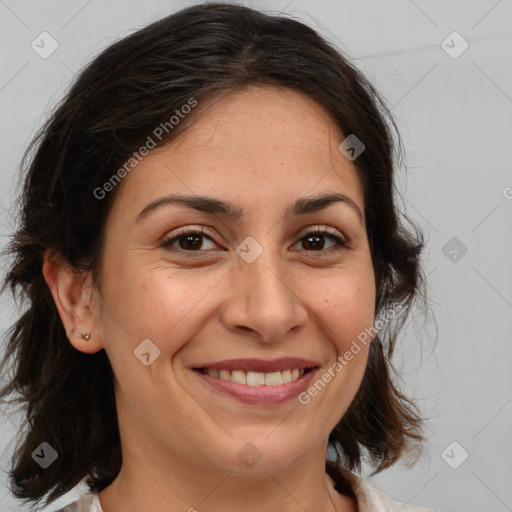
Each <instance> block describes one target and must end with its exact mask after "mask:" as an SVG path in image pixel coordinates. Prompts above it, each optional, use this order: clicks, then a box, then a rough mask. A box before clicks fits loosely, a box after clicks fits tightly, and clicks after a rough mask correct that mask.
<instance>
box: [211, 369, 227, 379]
mask: <svg viewBox="0 0 512 512" xmlns="http://www.w3.org/2000/svg"><path fill="white" fill-rule="evenodd" d="M210 377H211V375H210ZM219 378H220V379H222V380H231V375H230V373H229V372H228V371H226V370H221V371H220V372H219Z"/></svg>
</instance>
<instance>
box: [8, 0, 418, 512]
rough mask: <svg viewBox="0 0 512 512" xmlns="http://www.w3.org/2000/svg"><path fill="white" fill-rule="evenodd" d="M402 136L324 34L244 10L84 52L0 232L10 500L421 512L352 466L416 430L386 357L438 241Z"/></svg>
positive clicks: (109, 508) (185, 21) (217, 7)
mask: <svg viewBox="0 0 512 512" xmlns="http://www.w3.org/2000/svg"><path fill="white" fill-rule="evenodd" d="M391 128H394V124H393V121H392V119H391V117H390V116H389V113H388V112H387V110H386V108H385V106H384V105H383V103H382V101H381V99H380V98H379V95H378V94H377V93H376V91H375V90H374V89H373V87H372V86H371V85H370V84H369V83H368V81H367V80H366V79H365V78H364V77H363V76H362V75H361V74H360V73H359V72H358V71H357V70H356V69H355V68H354V67H353V66H352V65H351V64H349V62H348V61H347V60H346V59H345V58H344V57H343V56H342V55H340V53H339V52H338V51H336V50H335V49H334V48H332V47H331V46H330V45H329V44H328V43H327V42H326V41H324V40H323V39H322V38H320V37H319V35H317V34H316V33H315V32H314V31H313V30H311V29H310V28H308V27H306V26H304V25H303V24H301V23H299V22H297V21H294V20H291V19H286V18H284V17H273V16H267V15H264V14H261V13H259V12H257V11H254V10H251V9H249V8H246V7H241V6H234V5H227V4H204V5H197V6H194V7H190V8H187V9H185V10H182V11H180V12H178V13H176V14H174V15H172V16H169V17H167V18H165V19H162V20H160V21H158V22H156V23H153V24H151V25H149V26H148V27H146V28H144V29H143V30H140V31H138V32H136V33H134V34H132V35H130V36H129V37H127V38H125V39H123V40H121V41H119V42H117V43H115V44H113V45H112V46H110V47H109V48H107V49H106V50H105V51H104V52H103V53H102V54H101V55H99V56H98V57H97V58H95V59H94V61H93V62H92V63H91V64H90V65H89V66H88V67H87V68H86V69H85V70H84V71H83V72H82V73H81V74H80V75H79V77H78V78H77V80H76V82H75V84H74V85H73V87H72V88H71V90H70V92H69V94H68V95H67V97H66V98H65V100H64V101H63V102H62V103H61V105H60V106H59V108H58V109H57V110H56V112H55V113H54V114H53V116H52V118H51V120H50V121H49V122H48V124H47V125H46V126H45V127H44V129H43V130H42V132H41V133H40V134H39V136H38V138H37V139H36V141H35V142H34V143H33V147H34V154H33V157H32V158H31V160H30V163H29V165H28V171H27V175H26V177H25V182H24V191H23V197H22V214H21V225H20V228H19V231H18V232H17V233H16V234H15V236H14V238H13V241H12V244H11V246H10V253H11V254H12V255H13V261H12V266H11V268H10V271H9V273H8V275H7V278H6V280H5V283H4V287H10V288H11V289H12V290H13V292H19V293H21V295H22V296H23V297H25V298H26V299H27V300H28V308H27V310H26V312H25V313H24V314H23V315H22V316H21V317H20V318H19V320H18V321H17V322H16V324H15V325H14V326H13V328H12V330H11V332H10V337H9V340H8V349H7V355H6V358H5V361H4V366H5V365H7V362H8V361H12V362H13V373H12V376H11V380H10V381H9V382H8V384H7V386H6V387H5V388H4V389H3V391H2V396H3V397H4V398H5V397H7V396H9V395H12V394H15V395H17V400H18V402H19V403H21V404H23V405H25V406H26V414H27V419H28V423H27V424H28V429H27V432H26V436H25V437H24V439H22V440H20V443H19V446H18V449H17V451H16V453H15V456H14V459H13V468H12V471H11V478H12V487H13V492H14V494H15V495H16V496H17V497H19V498H24V499H27V500H31V501H35V502H37V501H42V500H43V498H44V497H46V500H45V503H50V502H52V501H53V500H55V499H56V498H57V497H59V496H61V495H63V494H64V493H66V492H67V491H69V490H70V489H72V488H73V487H74V486H76V485H77V484H78V483H80V482H81V481H84V480H85V481H86V482H87V484H88V486H89V492H88V493H87V495H85V496H83V497H82V498H81V499H80V500H79V501H78V502H75V503H74V504H71V505H70V506H68V507H66V508H65V509H64V510H66V511H73V510H81V511H83V510H87V511H96V512H97V511H104V512H118V511H123V512H131V511H135V510H144V511H145V512H152V511H161V510H188V511H193V510H197V511H207V510H211V511H213V510H222V511H230V510H235V509H236V510H239V509H240V507H243V509H244V510H248V511H251V510H266V511H273V510H279V511H281V512H286V511H295V510H318V511H338V512H348V511H356V510H359V511H361V512H363V511H365V512H370V511H377V510H378V511H379V512H383V511H395V510H402V511H404V512H405V511H416V510H425V509H420V508H417V507H413V506H411V505H405V506H404V505H401V504H399V503H397V502H396V501H394V500H393V499H391V498H390V497H388V496H386V495H385V494H384V493H382V492H380V491H377V490H376V489H374V488H373V487H372V485H371V484H370V483H369V482H368V481H366V480H364V479H362V478H361V477H359V476H357V475H356V473H357V471H358V470H360V468H361V463H362V461H363V460H366V461H367V462H368V463H369V464H371V465H373V467H374V469H375V472H378V471H382V470H383V469H385V468H388V467H390V466H391V465H393V464H394V463H395V462H397V461H398V460H399V459H400V458H401V457H403V456H405V455H408V454H409V455H410V454H412V453H414V451H415V450H416V451H418V449H419V443H420V442H421V440H422V435H421V431H420V429H421V420H420V417H419V415H418V412H417V410H416V408H415V407H414V405H413V404H412V403H411V402H410V401H409V400H408V399H407V398H406V397H405V396H403V395H402V394H401V393H400V392H399V391H398V389H397V388H396V387H395V386H394V384H393V381H392V379H391V374H390V368H391V366H390V357H391V354H392V352H393V348H394V343H395V340H396V336H397V332H398V328H399V327H400V326H401V325H402V324H403V322H404V320H405V318H406V316H407V314H408V312H409V310H410V308H411V306H412V304H413V302H414V299H415V298H416V297H418V296H422V295H421V287H420V285H421V283H422V271H421V268H420V264H419V257H420V252H421V250H422V247H423V240H422V237H421V234H420V233H419V232H417V231H416V232H415V233H414V234H413V233H411V232H410V231H408V230H407V229H406V228H405V227H404V226H403V225H402V223H401V221H400V216H399V211H398V210H397V207H396V204H395V198H394V195H393V194H394V180H393V165H394V164H393V157H394V156H395V154H394V152H395V149H396V148H399V147H400V140H399V137H398V134H397V137H396V140H395V139H394V138H393V132H392V130H391ZM15 398H16V396H15ZM328 448H330V449H331V451H332V454H334V459H335V460H332V459H333V457H330V458H329V459H328V460H327V461H326V454H327V450H328Z"/></svg>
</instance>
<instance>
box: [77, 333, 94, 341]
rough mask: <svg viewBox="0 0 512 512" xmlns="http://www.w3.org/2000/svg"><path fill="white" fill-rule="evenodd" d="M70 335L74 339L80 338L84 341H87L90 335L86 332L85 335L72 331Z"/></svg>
mask: <svg viewBox="0 0 512 512" xmlns="http://www.w3.org/2000/svg"><path fill="white" fill-rule="evenodd" d="M72 334H73V336H75V337H76V338H82V339H83V340H85V341H89V338H90V337H91V335H90V333H88V332H87V333H81V332H76V331H73V332H72Z"/></svg>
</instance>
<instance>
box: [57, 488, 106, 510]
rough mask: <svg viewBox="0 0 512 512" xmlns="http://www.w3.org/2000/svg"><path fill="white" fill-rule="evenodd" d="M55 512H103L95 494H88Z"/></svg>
mask: <svg viewBox="0 0 512 512" xmlns="http://www.w3.org/2000/svg"><path fill="white" fill-rule="evenodd" d="M56 512H103V511H102V509H101V506H100V501H99V499H98V495H97V494H96V493H92V492H89V493H87V494H84V495H83V496H82V497H81V498H80V499H78V500H76V501H73V503H70V504H69V505H67V506H65V507H64V508H61V509H59V510H57V511H56Z"/></svg>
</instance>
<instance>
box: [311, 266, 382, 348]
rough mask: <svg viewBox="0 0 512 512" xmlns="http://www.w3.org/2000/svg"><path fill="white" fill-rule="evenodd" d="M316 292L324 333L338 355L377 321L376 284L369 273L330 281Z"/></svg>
mask: <svg viewBox="0 0 512 512" xmlns="http://www.w3.org/2000/svg"><path fill="white" fill-rule="evenodd" d="M317 289H318V291H317V293H316V294H315V299H314V301H315V303H316V304H317V306H316V308H315V311H316V313H317V315H318V317H319V319H320V325H321V326H322V328H323V329H325V335H326V337H327V338H329V339H330V340H331V342H332V343H333V344H334V345H335V347H336V350H337V352H338V355H340V354H342V353H344V352H345V351H346V350H348V348H349V347H350V346H351V343H352V341H354V340H357V338H358V336H359V335H360V334H361V333H362V332H365V331H366V330H368V329H369V328H370V327H371V326H372V324H373V321H374V314H375V307H374V306H375V283H374V280H373V276H369V275H368V273H353V274H347V275H345V276H343V275H342V276H340V277H338V278H336V279H331V280H329V283H328V285H326V286H324V287H323V288H322V287H321V283H319V286H318V288H317Z"/></svg>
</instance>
